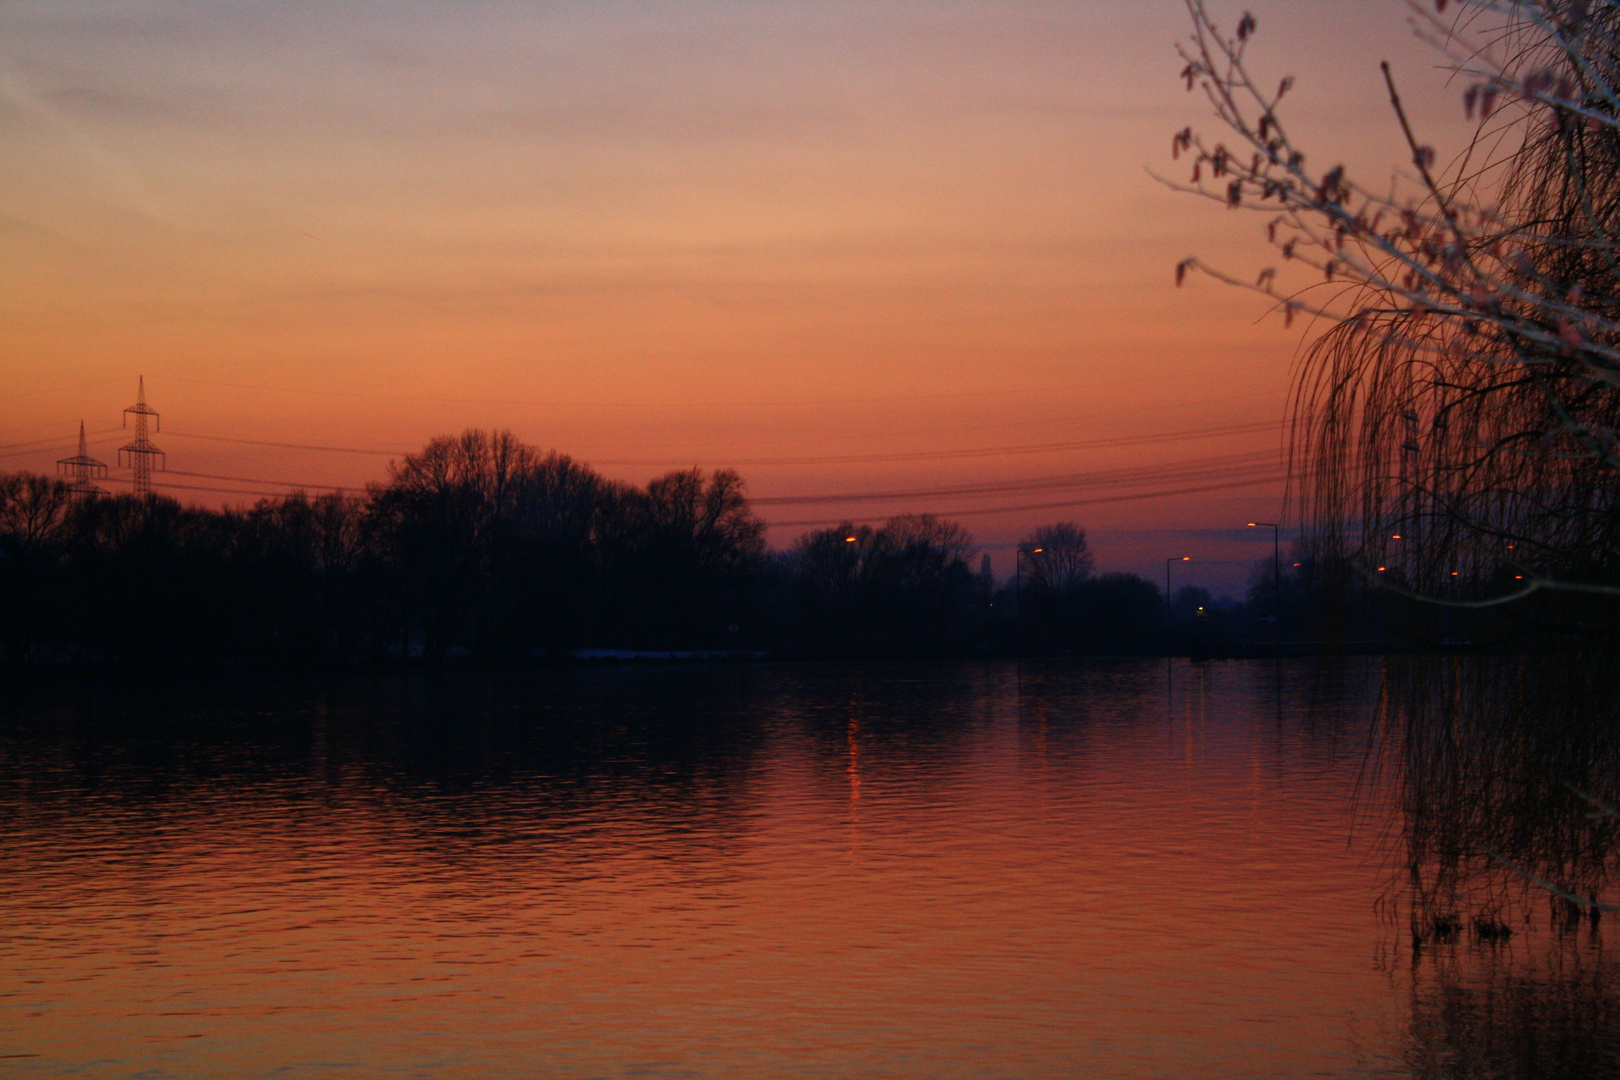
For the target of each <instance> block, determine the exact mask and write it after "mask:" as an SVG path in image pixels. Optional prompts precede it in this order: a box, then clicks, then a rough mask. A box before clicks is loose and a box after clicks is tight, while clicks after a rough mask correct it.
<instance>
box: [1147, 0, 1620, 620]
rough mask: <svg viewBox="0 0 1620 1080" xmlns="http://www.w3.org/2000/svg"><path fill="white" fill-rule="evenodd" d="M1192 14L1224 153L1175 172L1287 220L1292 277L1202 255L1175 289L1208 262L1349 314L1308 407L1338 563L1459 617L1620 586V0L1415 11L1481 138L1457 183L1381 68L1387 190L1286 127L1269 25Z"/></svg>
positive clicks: (1194, 70)
mask: <svg viewBox="0 0 1620 1080" xmlns="http://www.w3.org/2000/svg"><path fill="white" fill-rule="evenodd" d="M1186 2H1187V7H1188V12H1189V14H1190V16H1191V20H1192V26H1193V33H1192V36H1191V38H1190V39H1189V41H1188V42H1187V43H1185V44H1184V45H1183V46H1182V48H1181V55H1182V57H1183V59H1184V61H1185V64H1186V66H1185V67H1184V68H1183V70H1182V78H1183V80H1184V81H1185V83H1186V85H1187V88H1188V89H1189V90H1195V89H1196V90H1201V91H1202V93H1203V95H1204V97H1205V99H1206V100H1207V101H1208V102H1209V103H1210V105H1211V107H1212V108H1213V110H1214V113H1215V116H1216V118H1217V120H1218V121H1219V122H1220V124H1221V126H1222V127H1223V128H1224V129H1225V130H1226V132H1227V141H1211V140H1208V139H1206V138H1204V137H1203V136H1202V135H1200V134H1198V133H1196V132H1194V130H1193V129H1192V128H1190V127H1189V128H1185V129H1183V130H1182V131H1180V132H1178V133H1177V134H1176V135H1175V136H1174V138H1173V139H1172V142H1171V151H1172V156H1173V157H1175V158H1177V159H1178V160H1182V159H1185V161H1186V163H1187V165H1188V178H1187V180H1186V182H1185V183H1175V182H1170V181H1166V182H1167V183H1169V184H1170V186H1171V187H1174V188H1177V189H1179V190H1183V191H1188V192H1192V193H1194V194H1197V195H1200V196H1202V197H1205V198H1209V199H1212V200H1216V201H1219V202H1220V203H1221V204H1222V205H1224V206H1226V207H1228V208H1230V209H1234V210H1257V211H1264V212H1266V213H1267V214H1268V215H1269V221H1268V222H1267V224H1266V239H1267V242H1268V243H1269V244H1270V245H1271V247H1272V248H1273V249H1274V250H1275V251H1276V252H1277V253H1278V254H1279V255H1280V256H1281V258H1282V264H1281V266H1275V265H1274V266H1267V267H1264V268H1262V269H1261V270H1260V271H1259V273H1258V274H1256V275H1246V274H1239V273H1235V272H1232V271H1228V270H1223V269H1220V268H1216V267H1212V266H1210V265H1208V264H1207V263H1205V262H1203V261H1201V260H1199V259H1197V258H1188V259H1185V260H1183V261H1182V262H1181V263H1179V264H1178V265H1177V267H1176V280H1177V283H1178V284H1179V283H1181V282H1182V281H1183V280H1185V278H1186V276H1187V275H1188V274H1189V273H1191V272H1196V273H1199V274H1202V275H1205V276H1208V277H1211V278H1214V279H1216V280H1218V281H1221V282H1224V283H1226V284H1228V285H1233V286H1237V287H1239V288H1242V289H1246V290H1249V291H1253V292H1256V293H1259V294H1261V295H1263V296H1265V297H1266V298H1267V299H1268V300H1269V301H1270V302H1271V303H1272V304H1274V305H1275V306H1276V308H1277V310H1279V311H1280V312H1281V313H1282V315H1283V317H1284V322H1285V324H1287V323H1291V322H1292V320H1293V318H1294V317H1295V316H1296V315H1306V316H1308V317H1310V318H1312V319H1315V320H1321V321H1325V322H1326V323H1327V327H1328V328H1327V329H1326V330H1325V331H1324V332H1322V333H1320V334H1319V335H1317V336H1316V337H1315V338H1314V339H1313V340H1311V341H1310V342H1309V344H1308V346H1307V348H1306V350H1305V352H1304V357H1303V363H1302V364H1301V366H1300V369H1299V373H1298V375H1297V378H1296V383H1295V386H1294V391H1293V395H1292V398H1291V413H1292V416H1291V418H1290V433H1291V453H1292V457H1293V469H1292V476H1293V482H1294V488H1295V490H1296V492H1297V495H1298V497H1299V498H1300V500H1301V509H1302V516H1303V518H1304V519H1305V521H1306V523H1307V525H1308V527H1309V528H1310V530H1311V532H1312V533H1313V534H1314V535H1313V539H1314V540H1315V541H1316V542H1317V544H1318V546H1319V550H1322V551H1325V552H1332V553H1335V554H1338V555H1340V556H1342V557H1344V558H1347V559H1350V560H1351V561H1352V562H1354V563H1356V564H1358V565H1360V566H1363V567H1370V566H1398V568H1399V571H1400V573H1399V575H1398V577H1399V580H1400V581H1401V582H1404V584H1402V585H1399V586H1397V591H1402V592H1404V593H1405V594H1406V595H1410V596H1414V597H1423V598H1428V599H1432V600H1434V601H1435V602H1436V603H1440V604H1444V605H1446V606H1454V607H1478V606H1495V605H1500V604H1502V603H1506V602H1508V601H1510V600H1517V599H1521V598H1523V597H1525V596H1528V595H1530V594H1532V593H1535V592H1580V593H1588V594H1595V595H1601V596H1615V595H1620V587H1616V586H1615V585H1612V584H1609V583H1608V582H1611V581H1617V580H1620V460H1617V456H1616V450H1617V446H1620V5H1615V4H1592V3H1589V2H1586V0H1463V2H1462V3H1461V4H1459V5H1458V6H1457V9H1456V11H1455V12H1454V14H1453V16H1451V17H1450V19H1449V20H1445V19H1442V17H1441V14H1440V12H1443V11H1444V9H1445V7H1446V4H1445V3H1444V2H1443V0H1442V2H1440V3H1437V4H1436V8H1437V11H1435V12H1431V11H1429V10H1428V9H1426V8H1422V7H1416V6H1414V8H1413V11H1414V14H1415V16H1416V18H1415V21H1416V23H1417V25H1418V27H1419V30H1420V33H1421V34H1422V35H1423V36H1425V37H1426V38H1427V39H1428V40H1429V41H1431V43H1433V44H1434V45H1435V47H1436V48H1437V49H1438V50H1439V51H1440V52H1441V54H1442V55H1443V56H1444V57H1445V58H1446V60H1447V62H1448V63H1449V65H1450V66H1451V68H1452V70H1454V71H1455V72H1457V73H1458V74H1459V75H1460V76H1461V77H1462V81H1463V84H1464V89H1463V93H1462V101H1461V102H1460V105H1461V107H1462V109H1463V111H1464V112H1465V113H1466V114H1467V115H1468V116H1469V117H1471V118H1477V122H1478V127H1477V128H1476V134H1475V140H1474V144H1473V145H1472V146H1470V147H1469V150H1468V152H1467V153H1465V154H1464V155H1462V157H1460V158H1459V159H1458V162H1457V163H1456V164H1455V165H1454V166H1453V167H1452V168H1451V169H1450V170H1449V171H1444V172H1441V171H1437V170H1436V161H1435V152H1434V150H1433V149H1432V148H1430V147H1428V146H1425V145H1423V144H1422V143H1421V142H1420V141H1419V139H1418V137H1417V133H1416V132H1415V131H1414V129H1413V128H1412V125H1411V123H1410V121H1409V119H1408V116H1407V112H1406V109H1405V106H1404V105H1403V103H1402V100H1401V97H1400V94H1399V92H1398V91H1397V89H1396V82H1395V77H1394V75H1393V73H1391V71H1390V69H1389V67H1388V65H1387V64H1385V65H1383V74H1384V78H1385V82H1386V86H1387V88H1388V91H1389V98H1390V105H1391V108H1392V110H1393V112H1394V115H1395V118H1396V119H1397V120H1398V122H1399V125H1400V129H1401V132H1402V135H1403V137H1404V140H1405V144H1406V150H1407V152H1408V154H1409V156H1410V160H1411V162H1412V165H1413V167H1415V169H1416V170H1417V175H1416V177H1408V178H1406V179H1405V180H1400V179H1397V181H1396V183H1395V184H1394V185H1392V187H1391V188H1390V189H1389V190H1387V191H1383V192H1380V191H1377V190H1374V189H1373V188H1372V187H1370V186H1367V185H1363V184H1361V183H1359V182H1358V181H1357V180H1356V179H1355V178H1353V177H1351V176H1350V175H1349V174H1348V172H1347V170H1346V169H1345V168H1344V167H1343V166H1340V165H1334V166H1332V167H1329V168H1326V169H1317V168H1313V167H1310V166H1308V165H1307V156H1306V154H1305V152H1304V150H1303V148H1301V147H1300V146H1298V145H1297V144H1296V143H1295V142H1294V140H1293V138H1292V136H1291V135H1290V134H1289V131H1288V129H1287V127H1286V126H1285V124H1284V122H1283V118H1282V116H1281V113H1280V105H1281V103H1282V102H1283V101H1284V99H1285V97H1286V95H1287V93H1288V92H1289V90H1290V89H1291V88H1292V86H1293V80H1292V79H1291V78H1287V79H1283V80H1282V81H1281V83H1280V84H1279V85H1278V87H1277V89H1276V91H1275V92H1269V91H1266V90H1263V89H1262V88H1261V87H1260V85H1259V84H1258V83H1257V81H1256V80H1255V79H1254V77H1253V76H1252V75H1251V73H1250V71H1249V68H1248V66H1247V63H1246V60H1245V53H1246V50H1247V49H1248V47H1249V46H1250V44H1251V43H1252V42H1253V41H1254V40H1255V33H1256V31H1257V29H1258V25H1257V23H1256V21H1255V19H1254V18H1253V17H1252V16H1249V15H1244V16H1243V17H1242V19H1240V20H1239V22H1238V23H1237V25H1236V28H1235V29H1234V31H1233V32H1232V33H1231V34H1230V35H1228V34H1223V33H1222V32H1221V31H1220V30H1219V28H1218V27H1217V26H1216V24H1215V22H1214V21H1213V19H1212V18H1211V16H1210V15H1209V13H1208V11H1207V10H1206V8H1205V6H1204V3H1203V0H1186ZM1502 146H1506V148H1507V150H1506V153H1505V154H1495V153H1492V152H1490V151H1491V149H1492V148H1493V147H1502ZM1476 157H1479V158H1485V159H1488V161H1489V163H1488V164H1487V165H1486V166H1484V167H1479V168H1475V167H1474V166H1473V165H1472V164H1471V163H1472V162H1473V161H1474V160H1475V159H1476ZM1324 285H1326V286H1329V288H1327V289H1326V290H1324V289H1323V288H1322V286H1324ZM1521 549H1524V550H1532V551H1534V552H1536V553H1537V559H1536V562H1537V565H1538V569H1537V571H1536V572H1535V573H1534V574H1530V573H1528V572H1525V571H1523V569H1522V566H1520V565H1519V563H1518V558H1519V557H1518V556H1517V555H1516V554H1514V553H1515V552H1516V551H1520V550H1521ZM1514 571H1517V572H1518V573H1517V576H1512V575H1513V572H1514ZM1504 575H1509V576H1508V577H1506V578H1505V577H1504ZM1459 579H1461V580H1460V581H1459ZM1384 580H1386V581H1387V580H1388V578H1387V577H1386V578H1385V579H1384ZM1503 580H1510V581H1514V582H1516V581H1527V582H1528V583H1527V584H1525V585H1523V586H1519V585H1513V586H1512V587H1511V588H1509V590H1508V592H1507V593H1503V592H1502V591H1501V582H1502V581H1503ZM1459 586H1465V588H1462V590H1461V592H1462V594H1464V595H1461V596H1460V595H1459V592H1458V590H1459Z"/></svg>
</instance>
